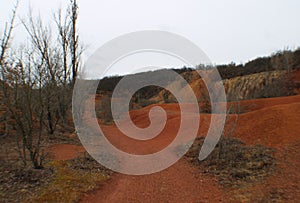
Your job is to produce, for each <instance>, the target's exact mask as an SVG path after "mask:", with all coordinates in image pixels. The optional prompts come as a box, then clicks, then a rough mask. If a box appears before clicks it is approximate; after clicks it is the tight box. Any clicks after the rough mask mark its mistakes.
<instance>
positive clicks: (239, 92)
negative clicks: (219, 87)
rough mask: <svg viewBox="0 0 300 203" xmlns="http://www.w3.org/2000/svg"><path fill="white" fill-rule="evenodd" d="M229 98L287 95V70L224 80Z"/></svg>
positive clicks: (240, 98)
mask: <svg viewBox="0 0 300 203" xmlns="http://www.w3.org/2000/svg"><path fill="white" fill-rule="evenodd" d="M224 84H225V89H226V93H227V100H229V101H231V100H245V99H257V98H266V97H278V96H287V95H288V94H290V93H289V92H288V89H287V73H286V71H271V72H262V73H256V74H252V75H246V76H240V77H235V78H232V79H228V80H225V81H224Z"/></svg>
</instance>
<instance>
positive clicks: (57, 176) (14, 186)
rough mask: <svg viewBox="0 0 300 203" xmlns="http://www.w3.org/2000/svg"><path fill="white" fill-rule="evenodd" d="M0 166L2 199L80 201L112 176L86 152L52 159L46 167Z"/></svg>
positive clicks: (9, 200) (7, 200)
mask: <svg viewBox="0 0 300 203" xmlns="http://www.w3.org/2000/svg"><path fill="white" fill-rule="evenodd" d="M0 168H1V175H0V176H1V177H0V183H1V184H0V199H1V201H0V202H2V201H3V202H77V201H78V200H79V199H80V197H81V195H82V194H83V193H85V192H88V191H90V190H93V189H96V188H97V187H99V185H100V183H101V182H102V181H104V180H106V179H108V178H109V176H110V175H111V171H109V170H107V169H105V168H104V167H103V166H101V165H100V164H99V163H97V162H96V161H95V160H94V159H92V158H91V157H89V156H87V155H84V156H83V157H79V158H75V159H72V160H68V161H51V162H49V163H48V165H47V166H46V167H45V169H43V170H35V169H23V170H17V169H16V170H12V169H11V166H10V167H8V166H6V167H4V166H3V165H2V166H1V167H0Z"/></svg>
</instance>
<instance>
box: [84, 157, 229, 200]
mask: <svg viewBox="0 0 300 203" xmlns="http://www.w3.org/2000/svg"><path fill="white" fill-rule="evenodd" d="M225 198H226V195H225V194H224V192H222V191H221V188H220V187H219V186H218V185H217V183H216V181H215V180H214V179H213V178H212V177H209V176H206V175H203V174H200V173H199V171H198V170H197V169H195V168H193V167H191V166H190V165H189V164H188V163H186V162H185V160H180V161H179V162H177V163H176V164H175V165H173V166H172V167H170V168H168V169H166V170H164V171H162V172H159V173H155V174H152V175H145V176H127V175H121V174H116V175H114V176H113V177H112V179H111V180H110V181H109V182H108V183H106V184H105V185H104V186H103V187H102V188H101V189H100V190H98V191H96V192H93V193H90V194H89V195H88V196H86V197H84V198H83V199H82V202H220V201H224V200H225Z"/></svg>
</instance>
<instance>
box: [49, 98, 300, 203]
mask: <svg viewBox="0 0 300 203" xmlns="http://www.w3.org/2000/svg"><path fill="white" fill-rule="evenodd" d="M242 105H244V106H248V107H250V105H251V108H252V109H248V111H250V112H247V113H243V114H240V115H239V116H238V125H237V128H236V130H235V133H234V136H235V137H238V138H240V139H241V140H243V141H244V142H245V143H246V144H249V145H253V144H261V145H265V146H269V147H273V148H276V149H277V151H276V153H275V158H276V159H277V162H278V163H277V165H278V167H277V170H276V172H275V174H273V175H271V176H269V177H268V178H267V179H266V180H265V181H263V182H260V183H257V184H252V185H249V186H247V187H243V188H239V189H232V190H230V191H229V190H225V189H223V188H222V187H221V186H220V185H218V183H217V180H216V179H215V178H213V177H211V176H209V175H206V174H202V173H200V172H199V170H198V169H197V168H195V167H194V166H193V165H191V164H190V163H189V162H187V161H186V160H185V159H181V160H180V161H178V162H177V163H176V164H174V165H173V166H171V167H169V168H168V169H166V170H164V171H161V172H158V173H155V174H151V175H144V176H128V175H123V174H118V173H115V174H114V175H113V176H112V178H111V179H110V180H109V181H107V182H106V183H104V185H103V186H102V187H101V188H100V189H99V190H97V191H93V192H90V193H88V194H85V195H84V196H83V197H82V199H81V202H232V201H234V202H235V201H236V202H253V201H258V200H260V201H262V202H269V201H270V200H274V201H279V202H297V201H298V200H299V199H300V192H299V191H300V188H299V185H300V184H299V183H300V175H299V173H298V170H299V168H300V163H299V160H300V151H299V148H300V137H299V134H300V128H299V124H300V96H293V97H284V98H273V99H259V100H252V101H244V102H242ZM161 106H163V107H164V108H165V109H166V110H167V112H168V122H167V125H166V127H165V129H164V130H163V132H162V133H161V134H160V135H159V136H157V137H156V138H154V139H151V140H150V141H137V140H133V139H131V138H128V137H126V136H124V135H123V134H122V133H121V132H120V131H119V130H118V129H117V128H116V127H115V126H114V125H111V126H101V128H102V130H103V131H104V132H105V135H106V136H107V138H108V139H109V140H110V142H111V143H112V144H114V145H115V146H116V147H118V148H120V149H121V150H124V151H127V152H130V153H134V154H148V153H153V152H156V151H159V150H161V149H163V148H164V147H165V146H167V145H168V144H169V143H170V142H171V141H172V140H173V139H174V136H175V135H176V133H177V129H178V128H176V127H177V126H179V124H180V112H179V111H178V110H179V109H178V106H177V105H176V104H168V105H161ZM149 109H150V107H147V108H145V109H142V110H138V111H132V112H131V117H132V120H133V122H134V123H135V124H136V125H138V126H139V127H146V126H147V125H149V119H148V116H147V112H148V110H149ZM235 116H236V115H231V116H230V119H234V118H235ZM230 119H229V120H230ZM209 123H210V115H208V114H203V115H201V121H200V129H199V131H198V136H203V135H205V133H206V132H207V129H208V126H209ZM50 150H51V151H52V150H53V154H54V157H55V158H56V159H69V158H74V157H76V156H78V154H79V153H81V152H82V151H83V148H81V147H78V146H72V145H55V146H52V148H51V149H50Z"/></svg>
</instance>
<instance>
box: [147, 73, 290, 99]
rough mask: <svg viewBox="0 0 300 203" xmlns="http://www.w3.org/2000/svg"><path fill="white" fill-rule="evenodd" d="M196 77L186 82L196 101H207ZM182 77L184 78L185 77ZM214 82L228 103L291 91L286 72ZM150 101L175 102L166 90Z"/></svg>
mask: <svg viewBox="0 0 300 203" xmlns="http://www.w3.org/2000/svg"><path fill="white" fill-rule="evenodd" d="M196 75H197V73H196V71H194V72H193V73H192V74H190V76H189V78H187V79H186V80H187V81H188V82H189V86H190V87H191V88H192V89H193V91H194V92H195V96H196V97H197V99H198V101H199V102H201V101H204V100H207V99H208V98H209V95H208V92H207V89H206V85H205V83H204V82H203V80H202V79H201V78H199V76H198V77H197V76H196ZM184 77H185V78H186V76H184ZM215 82H217V83H219V82H223V84H224V87H225V92H226V94H227V100H228V101H232V100H245V99H257V98H266V97H278V96H287V95H290V94H291V91H289V90H288V89H287V72H286V71H269V72H261V73H255V74H251V75H246V76H239V77H235V78H231V79H226V80H223V81H215ZM169 86H170V87H171V86H172V87H178V88H179V89H181V91H183V92H184V91H185V88H186V87H183V86H182V84H178V82H177V81H175V82H173V83H171V84H170V85H169ZM215 94H218V93H215ZM151 100H153V101H156V102H157V103H163V102H167V101H171V102H172V101H175V98H174V96H173V95H172V94H170V92H168V91H167V90H162V91H161V92H160V93H159V94H158V95H156V96H155V97H153V98H151Z"/></svg>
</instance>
